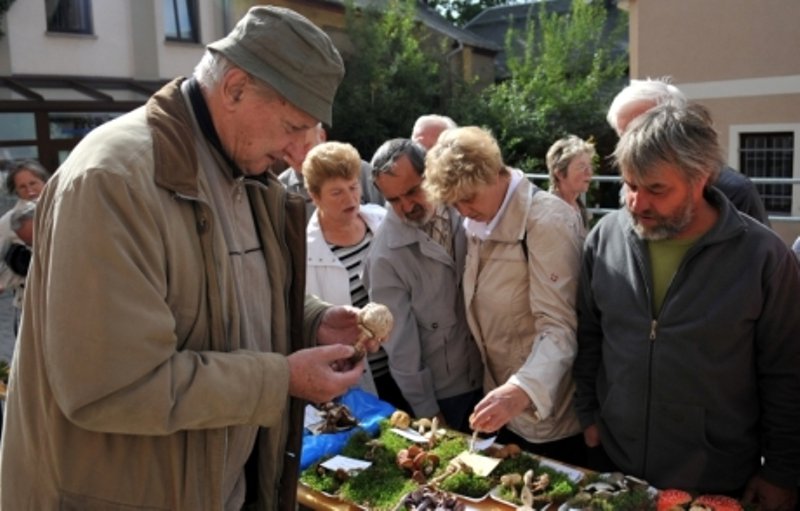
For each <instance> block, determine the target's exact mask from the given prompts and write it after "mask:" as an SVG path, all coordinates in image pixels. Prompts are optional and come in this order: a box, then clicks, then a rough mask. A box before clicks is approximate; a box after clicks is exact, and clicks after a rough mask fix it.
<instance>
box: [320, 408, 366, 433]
mask: <svg viewBox="0 0 800 511" xmlns="http://www.w3.org/2000/svg"><path fill="white" fill-rule="evenodd" d="M319 410H320V412H321V415H322V422H319V423H317V424H315V425H313V426H310V427H309V430H310V431H311V432H312V433H314V434H315V435H318V434H320V433H336V432H337V431H346V430H348V429H350V428H353V427H355V426H357V425H358V419H356V418H355V416H354V415H353V413H352V412H351V411H350V409H349V408H348V407H347V406H346V405H344V404H342V403H336V402H334V401H329V402H327V403H323V404H321V405H320V406H319Z"/></svg>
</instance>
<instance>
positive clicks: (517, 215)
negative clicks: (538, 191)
mask: <svg viewBox="0 0 800 511" xmlns="http://www.w3.org/2000/svg"><path fill="white" fill-rule="evenodd" d="M511 172H516V173H520V174H521V173H522V171H521V170H519V169H511ZM533 187H534V185H533V184H532V183H531V182H530V181H528V179H527V178H526V177H525V176H523V177H522V181H520V183H519V185H517V188H516V189H515V190H514V191H513V192H512V195H511V199H510V200H509V202H508V205H507V207H506V210H505V211H504V212H503V216H502V218H500V221H499V222H498V223H497V225H496V226H495V228H494V229H493V230H492V232H491V234H489V236H488V237H487V238H486V239H487V240H493V241H500V242H504V243H517V242H519V241H520V240H522V238H523V237H524V236H525V227H526V225H527V219H528V213H529V211H530V208H531V204H532V202H533V193H532V192H533Z"/></svg>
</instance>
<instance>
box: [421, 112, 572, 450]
mask: <svg viewBox="0 0 800 511" xmlns="http://www.w3.org/2000/svg"><path fill="white" fill-rule="evenodd" d="M424 186H425V189H426V191H427V192H428V193H429V194H430V195H431V197H432V198H433V199H434V200H437V201H440V202H444V203H447V204H450V205H453V206H455V207H456V208H457V209H458V211H459V212H460V213H461V214H462V215H463V216H464V217H466V218H467V220H466V221H465V228H466V230H467V236H468V242H467V247H468V248H467V261H466V268H465V272H464V293H465V303H466V307H467V319H468V321H469V325H470V329H471V330H472V333H473V335H474V337H475V340H476V342H477V343H478V347H479V349H480V351H481V355H482V357H483V362H484V368H485V372H484V391H485V392H486V393H487V394H486V396H485V397H484V398H483V400H482V401H481V402H480V403H478V405H477V406H476V407H475V410H474V413H473V415H472V419H471V425H472V428H473V429H475V430H479V431H487V432H489V431H497V430H500V436H499V441H501V442H504V443H509V442H513V443H517V444H520V446H521V447H523V448H524V449H527V450H530V451H532V452H535V453H538V454H541V455H544V456H548V457H552V458H555V459H560V460H562V461H566V462H569V463H573V464H583V463H584V462H585V456H584V445H583V440H582V438H581V435H580V426H579V425H578V421H577V418H576V416H575V412H574V410H573V406H572V398H573V392H574V383H573V381H572V374H571V371H572V362H573V359H574V357H575V352H576V339H575V329H576V323H577V319H576V313H575V294H576V290H577V284H578V272H579V258H580V250H581V247H580V235H579V232H580V227H581V226H580V225H579V224H578V219H577V216H576V215H575V214H574V212H573V211H572V210H571V209H570V207H569V206H568V205H567V204H566V203H565V202H563V201H562V200H560V199H558V198H557V197H555V196H554V195H552V194H550V193H547V192H545V191H542V190H539V189H538V188H536V187H535V186H533V185H532V184H531V183H530V182H529V181H528V180H527V179H525V176H524V175H523V173H522V172H521V171H520V170H517V169H512V168H510V167H507V166H506V165H505V164H504V163H503V160H502V156H501V154H500V149H499V147H498V145H497V142H496V141H495V140H494V138H493V137H492V135H491V134H490V133H488V132H487V131H485V130H482V129H480V128H477V127H466V128H458V129H455V130H449V131H447V132H445V133H444V134H443V135H442V137H441V138H440V139H439V142H438V143H437V144H436V145H435V146H434V147H433V148H432V149H431V150H430V152H429V153H428V155H427V159H426V181H425V185H424ZM501 428H502V429H501Z"/></svg>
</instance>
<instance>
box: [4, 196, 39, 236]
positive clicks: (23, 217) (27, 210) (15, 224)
mask: <svg viewBox="0 0 800 511" xmlns="http://www.w3.org/2000/svg"><path fill="white" fill-rule="evenodd" d="M35 213H36V203H35V202H33V201H28V202H25V203H24V204H23V205H22V206H20V207H18V208H16V209H14V210H13V212H12V213H11V221H10V225H11V230H12V231H14V232H17V231H18V230H19V229H20V227H22V224H23V223H25V222H26V221H28V220H33V215H34V214H35Z"/></svg>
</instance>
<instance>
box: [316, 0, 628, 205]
mask: <svg viewBox="0 0 800 511" xmlns="http://www.w3.org/2000/svg"><path fill="white" fill-rule="evenodd" d="M547 3H548V2H541V3H540V4H538V5H537V7H535V8H534V9H533V10H532V14H531V16H530V18H529V20H528V23H527V25H526V27H525V29H524V30H521V31H515V30H509V32H508V33H507V37H506V54H507V56H508V57H507V62H508V67H509V70H510V73H511V77H510V79H508V80H506V81H504V82H502V83H497V84H494V85H491V86H489V87H487V88H485V89H483V90H482V91H476V89H475V88H474V87H473V86H471V84H469V83H465V82H464V81H463V80H462V79H461V77H460V76H458V73H457V72H453V71H452V70H451V69H450V67H449V66H448V65H447V63H446V62H445V58H444V55H445V54H446V53H447V50H442V49H441V48H438V47H437V45H436V43H435V42H434V41H430V40H428V38H427V36H426V35H425V34H427V32H426V31H424V30H422V29H421V28H420V27H419V26H418V23H417V22H416V21H415V15H414V13H415V8H416V4H415V2H414V0H390V2H389V7H388V9H387V10H386V11H385V12H382V13H377V12H375V11H369V10H363V11H361V10H357V9H355V8H354V7H353V6H352V5H348V6H347V26H348V35H349V37H350V39H351V41H352V43H353V52H352V55H351V56H349V57H348V56H345V62H346V66H347V75H346V77H345V80H344V82H343V84H342V86H341V87H340V90H339V93H338V95H337V100H336V106H335V109H334V127H333V130H334V131H333V132H332V134H331V135H332V137H331V138H335V139H338V140H346V141H349V142H351V143H353V144H354V145H355V146H356V147H357V148H358V149H359V151H361V152H362V157H364V158H365V159H369V157H370V156H371V154H372V152H374V150H375V149H376V148H377V147H378V146H379V145H380V144H381V143H383V142H384V141H386V140H387V139H389V138H394V137H407V136H408V135H409V133H410V131H411V127H412V125H413V122H414V120H415V119H416V118H417V117H418V116H419V115H422V114H426V113H442V114H445V115H449V116H451V117H452V118H453V119H455V120H456V122H458V123H459V124H461V125H480V126H484V127H487V128H489V129H490V130H491V131H492V133H493V134H494V135H495V137H497V139H498V142H499V143H500V147H501V149H502V151H503V156H504V159H505V161H506V163H507V164H509V165H511V166H514V167H518V168H521V169H523V170H524V171H526V172H536V173H544V172H546V168H545V165H544V158H545V154H546V152H547V149H548V148H549V147H550V145H551V144H552V143H553V142H555V141H556V140H557V139H558V138H560V137H562V136H564V135H566V134H568V133H572V134H575V135H577V136H579V137H581V138H584V139H589V138H592V139H594V140H595V142H596V144H597V149H598V153H599V154H600V156H601V163H602V162H604V157H606V156H608V155H609V154H610V153H611V152H612V151H613V147H614V144H615V143H616V135H615V134H614V133H613V131H612V130H611V128H610V127H608V125H607V124H606V122H605V115H606V111H607V108H608V106H609V104H610V103H611V100H612V99H613V97H614V94H616V93H617V92H618V90H619V89H620V88H621V86H622V85H623V81H624V80H625V78H626V70H627V56H626V55H625V54H623V53H620V52H614V51H613V48H614V45H615V44H616V42H618V41H619V40H620V31H621V30H625V29H626V25H625V24H622V23H620V24H619V26H616V27H614V26H610V25H611V23H610V22H608V20H607V11H606V9H605V7H604V6H603V2H597V1H595V2H586V1H585V0H573V2H572V4H571V7H570V11H569V12H568V13H567V14H556V13H551V12H549V11H548V10H547V9H546V4H547ZM620 18H621V19H623V20H624V18H622V16H620V17H619V18H618V19H620ZM602 170H603V169H601V171H602ZM605 192H606V197H602V198H598V197H594V198H590V201H589V203H590V204H595V203H597V202H600V203H602V204H606V205H609V204H611V205H613V204H615V203H616V194H615V190H612V189H608V190H605Z"/></svg>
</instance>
